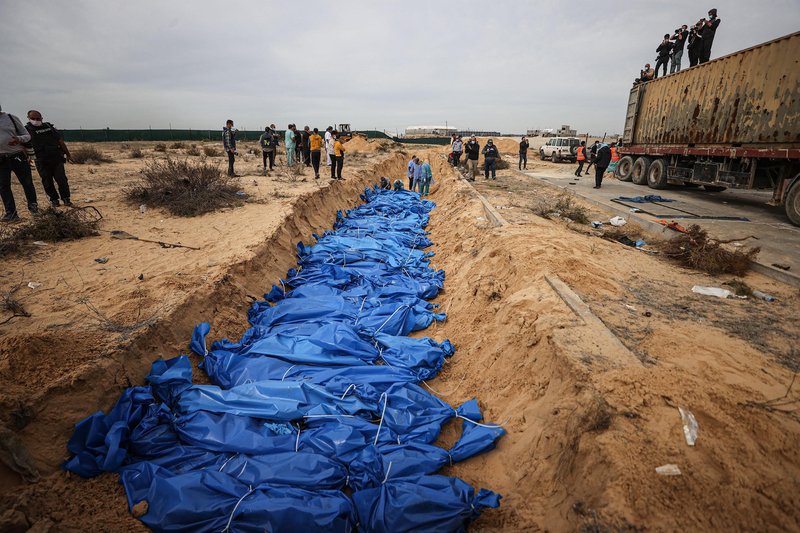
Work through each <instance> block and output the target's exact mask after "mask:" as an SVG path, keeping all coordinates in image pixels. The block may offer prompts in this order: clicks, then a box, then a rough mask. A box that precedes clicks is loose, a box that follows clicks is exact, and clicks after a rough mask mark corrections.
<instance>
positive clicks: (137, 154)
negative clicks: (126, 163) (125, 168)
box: [131, 148, 144, 159]
mask: <svg viewBox="0 0 800 533" xmlns="http://www.w3.org/2000/svg"><path fill="white" fill-rule="evenodd" d="M131 157H132V158H133V159H141V158H143V157H144V152H142V149H141V148H134V149H133V150H131Z"/></svg>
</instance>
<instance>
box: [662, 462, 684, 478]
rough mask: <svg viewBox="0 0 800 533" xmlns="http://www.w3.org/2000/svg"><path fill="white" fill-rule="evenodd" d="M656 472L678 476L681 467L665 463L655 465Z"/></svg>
mask: <svg viewBox="0 0 800 533" xmlns="http://www.w3.org/2000/svg"><path fill="white" fill-rule="evenodd" d="M656 473H657V474H659V475H662V476H680V475H681V469H680V468H678V465H673V464H666V465H661V466H657V467H656Z"/></svg>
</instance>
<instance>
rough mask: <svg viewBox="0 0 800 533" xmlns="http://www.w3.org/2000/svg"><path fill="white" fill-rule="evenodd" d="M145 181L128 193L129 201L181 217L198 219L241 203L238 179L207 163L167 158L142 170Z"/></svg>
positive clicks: (153, 162) (126, 193)
mask: <svg viewBox="0 0 800 533" xmlns="http://www.w3.org/2000/svg"><path fill="white" fill-rule="evenodd" d="M142 175H143V177H142V181H141V183H139V184H138V185H136V186H134V187H132V188H130V189H128V190H127V191H125V197H126V198H127V200H128V201H130V202H132V203H135V204H145V205H147V206H150V207H163V208H165V209H167V210H168V211H169V212H170V213H172V214H174V215H179V216H187V217H191V216H196V215H201V214H203V213H208V212H210V211H214V210H216V209H221V208H223V207H232V206H238V205H241V204H242V199H241V198H239V197H238V196H237V195H236V192H237V191H238V190H239V188H238V186H237V180H236V178H234V177H232V176H227V175H225V174H223V173H222V172H220V169H219V167H217V166H216V165H212V164H210V163H207V162H206V161H190V160H188V159H184V160H176V159H166V160H164V161H151V162H149V163H148V164H147V165H145V168H144V169H142Z"/></svg>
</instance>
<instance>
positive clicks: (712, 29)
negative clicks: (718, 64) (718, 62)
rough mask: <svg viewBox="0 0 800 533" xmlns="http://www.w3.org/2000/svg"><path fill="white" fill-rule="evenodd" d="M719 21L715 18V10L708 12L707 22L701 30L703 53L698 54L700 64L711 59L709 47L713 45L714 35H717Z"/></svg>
mask: <svg viewBox="0 0 800 533" xmlns="http://www.w3.org/2000/svg"><path fill="white" fill-rule="evenodd" d="M719 23H720V20H719V19H718V18H717V10H716V9H711V10H709V11H708V20H706V23H705V28H703V51H702V53H701V54H700V63H705V62H706V61H708V60H709V59H711V45H712V44H714V35H715V34H716V33H717V28H718V27H719Z"/></svg>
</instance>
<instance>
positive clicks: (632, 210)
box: [631, 207, 642, 213]
mask: <svg viewBox="0 0 800 533" xmlns="http://www.w3.org/2000/svg"><path fill="white" fill-rule="evenodd" d="M641 212H642V210H641V209H639V208H638V207H631V213H641Z"/></svg>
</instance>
